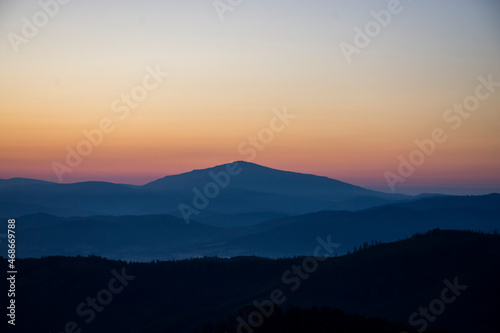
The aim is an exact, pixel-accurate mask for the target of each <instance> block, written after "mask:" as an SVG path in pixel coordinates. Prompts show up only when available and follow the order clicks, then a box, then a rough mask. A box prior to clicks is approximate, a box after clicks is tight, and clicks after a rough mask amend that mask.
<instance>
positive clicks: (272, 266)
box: [2, 230, 500, 333]
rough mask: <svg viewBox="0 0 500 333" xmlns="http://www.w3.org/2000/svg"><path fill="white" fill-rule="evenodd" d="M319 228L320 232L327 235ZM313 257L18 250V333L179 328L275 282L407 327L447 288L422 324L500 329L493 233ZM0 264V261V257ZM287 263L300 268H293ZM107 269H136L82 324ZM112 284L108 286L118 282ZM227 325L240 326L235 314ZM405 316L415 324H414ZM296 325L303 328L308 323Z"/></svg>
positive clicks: (466, 332) (241, 303)
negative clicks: (143, 259)
mask: <svg viewBox="0 0 500 333" xmlns="http://www.w3.org/2000/svg"><path fill="white" fill-rule="evenodd" d="M319 236H320V237H322V238H323V239H326V235H319ZM20 239H21V238H20ZM318 244H319V243H318ZM322 253H323V252H322ZM316 260H317V259H316ZM311 263H312V262H311V258H309V259H306V258H304V257H296V258H289V259H276V260H271V259H262V258H257V257H237V258H231V259H217V258H201V259H192V260H183V261H168V262H158V261H155V262H151V263H126V262H121V261H112V260H106V259H102V258H97V257H49V258H42V259H20V260H18V261H17V266H18V270H19V274H18V280H17V294H16V302H17V304H18V317H17V325H16V328H17V329H18V331H19V332H34V331H37V332H39V331H43V332H51V331H52V332H61V331H63V330H64V327H65V325H66V324H67V323H68V322H70V321H74V322H75V323H77V324H78V325H79V327H80V328H82V331H87V332H94V333H100V332H136V333H142V332H144V333H146V332H148V333H154V332H187V331H190V330H192V329H196V328H197V327H201V326H202V325H203V324H205V323H207V322H210V321H212V322H214V323H217V322H219V321H220V320H227V318H229V316H233V318H236V317H237V316H244V315H245V314H244V312H243V313H242V311H243V310H242V309H247V310H245V311H247V313H248V311H255V309H256V308H255V307H254V308H253V309H252V307H253V305H252V304H253V303H254V301H257V302H258V303H262V302H264V301H265V300H266V299H269V298H270V294H271V292H272V291H273V290H277V289H279V290H280V291H282V296H283V297H285V299H286V300H285V302H284V303H283V304H282V306H288V305H295V306H298V307H301V308H310V307H312V306H317V307H322V306H326V307H329V308H332V309H335V308H338V309H340V310H342V311H343V312H345V313H346V314H355V313H357V314H360V315H363V316H368V317H373V318H386V319H387V320H389V321H390V322H395V323H402V324H404V325H406V326H411V324H412V323H410V322H409V317H410V316H412V314H414V313H415V312H419V311H420V310H419V309H420V308H421V307H422V308H424V307H429V306H436V304H437V303H436V302H437V301H434V300H436V299H443V297H446V300H447V302H448V303H446V304H445V303H443V304H445V305H444V306H445V308H444V309H443V310H442V311H441V310H440V309H439V308H434V309H438V310H440V313H439V314H438V315H435V316H434V318H433V321H431V322H428V324H429V326H428V327H427V330H431V329H449V330H451V331H453V332H458V333H470V332H474V333H494V332H498V330H499V329H500V319H499V318H498V313H500V302H499V301H498V300H499V299H500V285H499V284H498V281H499V280H500V236H498V235H485V234H479V233H472V232H464V231H440V230H435V231H432V232H429V233H427V234H425V235H417V236H415V237H412V238H411V239H408V240H404V241H399V242H394V243H389V244H381V245H376V246H372V247H368V248H366V249H364V250H361V251H358V252H356V253H354V254H351V255H347V256H342V257H338V258H329V259H327V260H326V261H323V262H318V263H317V269H311V267H313V268H314V265H311ZM2 264H3V266H4V267H5V265H6V262H5V259H3V260H2ZM294 266H295V267H302V268H301V269H300V271H296V269H295V268H294ZM306 267H309V268H308V269H307V271H306V270H305V269H306ZM112 269H115V270H116V272H119V273H120V274H121V273H124V274H125V275H127V276H134V278H133V279H132V278H130V280H127V285H126V286H125V287H124V288H123V290H121V291H120V292H118V293H116V294H114V295H113V296H112V297H113V298H112V300H111V301H110V302H109V303H108V304H107V305H105V306H103V308H102V310H101V311H100V312H97V311H94V313H95V319H94V320H93V321H91V322H90V323H86V322H85V321H84V320H85V319H88V318H89V313H88V312H87V314H85V315H82V316H80V315H78V314H77V312H76V308H77V307H78V306H79V305H80V304H82V303H83V306H84V308H83V309H86V310H89V307H88V306H85V302H87V300H88V298H89V297H90V298H96V297H99V298H101V299H105V300H107V298H102V297H104V296H103V295H104V294H103V293H105V292H101V290H106V289H108V288H109V286H110V281H111V279H112V278H113V277H114V275H113V273H112ZM299 272H301V273H300V275H299ZM306 272H307V273H306ZM304 274H306V275H304ZM299 276H300V278H299ZM445 280H447V281H449V283H451V284H455V285H459V287H457V286H455V287H453V288H455V294H454V292H453V291H451V292H450V291H449V290H447V291H445V292H443V290H444V289H445V288H449V285H447V283H446V282H444V281H445ZM3 281H4V282H3V286H4V288H5V289H4V290H7V286H6V280H5V279H4V280H3ZM113 283H114V285H112V287H113V288H115V289H116V288H117V287H118V286H119V285H120V284H119V283H117V282H116V281H114V282H113ZM460 286H466V288H465V289H464V287H460ZM457 288H458V289H457ZM443 295H444V296H443ZM452 296H455V297H452ZM441 302H443V301H441ZM435 303H436V304H435ZM431 304H434V305H431ZM248 306H250V308H249V307H248ZM81 310H82V309H81ZM309 315H311V313H308V312H304V313H302V314H299V315H298V316H299V317H298V319H299V320H304V322H305V323H306V324H305V325H309V324H310V323H311V321H306V317H303V316H309ZM271 316H272V315H271ZM279 316H280V315H279V314H278V317H279ZM285 316H286V315H285ZM318 318H319V317H318ZM267 319H269V318H267ZM267 319H266V320H267ZM344 319H345V318H344ZM415 319H416V318H414V320H415ZM418 319H421V316H418ZM280 320H281V319H279V318H273V319H271V321H272V322H278V323H279V322H280ZM271 321H270V322H269V324H266V327H268V326H267V325H271ZM356 322H359V323H362V322H363V321H362V320H361V321H358V320H356ZM4 323H5V322H4ZM233 325H234V326H233V327H236V326H237V325H238V322H237V321H236V319H235V321H234V322H233ZM413 325H414V326H413V328H414V329H415V328H417V329H418V328H421V325H422V324H421V323H415V322H413ZM301 331H302V332H309V331H308V326H305V327H303V329H302V330H301ZM276 332H280V331H276ZM312 332H314V331H312ZM350 332H357V331H352V330H351V331H350ZM408 332H412V331H408ZM429 332H430V331H429Z"/></svg>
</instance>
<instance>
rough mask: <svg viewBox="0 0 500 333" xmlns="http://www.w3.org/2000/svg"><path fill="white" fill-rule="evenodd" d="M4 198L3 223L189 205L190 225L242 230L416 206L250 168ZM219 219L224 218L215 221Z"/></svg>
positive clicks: (11, 187) (36, 186) (20, 190)
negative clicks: (317, 215)
mask: <svg viewBox="0 0 500 333" xmlns="http://www.w3.org/2000/svg"><path fill="white" fill-rule="evenodd" d="M231 171H232V172H233V174H232V175H231V174H230V173H229V172H231ZM207 191H208V192H207ZM197 193H198V194H197ZM0 197H1V198H3V200H4V201H5V202H3V203H0V216H3V217H8V218H12V217H15V216H21V215H26V214H33V213H48V214H56V215H60V216H91V215H128V214H130V215H146V214H173V215H176V216H179V217H181V216H183V215H182V213H181V212H180V210H179V205H181V204H184V205H185V207H189V208H190V209H193V210H196V212H195V214H192V216H190V217H189V219H191V218H192V219H193V220H197V221H199V222H205V223H209V224H214V225H236V226H238V225H240V226H241V225H249V224H257V223H258V222H262V221H264V220H266V219H269V218H273V217H278V216H288V215H297V214H304V213H309V212H314V211H320V210H340V209H345V210H358V209H363V208H368V207H374V206H377V205H381V204H387V203H392V202H397V201H400V200H406V199H409V198H411V197H408V196H404V195H398V194H387V193H382V192H376V191H372V190H368V189H364V188H361V187H358V186H354V185H351V184H347V183H344V182H341V181H338V180H334V179H330V178H327V177H319V176H314V175H308V174H301V173H295V172H288V171H281V170H275V169H271V168H267V167H263V166H260V165H257V164H253V163H248V162H242V161H240V162H234V163H230V164H224V165H219V166H216V167H213V168H209V169H203V170H193V171H191V172H187V173H183V174H179V175H175V176H167V177H165V178H162V179H158V180H156V181H154V182H151V183H148V184H146V185H143V186H134V185H127V184H114V183H106V182H82V183H73V184H57V183H51V182H44V181H37V180H29V179H20V178H13V179H8V180H0ZM199 202H201V203H202V205H203V208H200V207H201V205H200V204H198V205H197V203H199ZM205 206H206V207H205ZM217 215H218V216H220V217H221V218H220V219H217V218H214V216H217ZM243 215H247V216H246V217H244V216H243ZM237 216H239V217H240V218H237ZM183 217H184V216H183ZM229 220H231V222H228V221H229ZM224 221H225V222H224ZM238 221H242V222H241V223H240V222H238Z"/></svg>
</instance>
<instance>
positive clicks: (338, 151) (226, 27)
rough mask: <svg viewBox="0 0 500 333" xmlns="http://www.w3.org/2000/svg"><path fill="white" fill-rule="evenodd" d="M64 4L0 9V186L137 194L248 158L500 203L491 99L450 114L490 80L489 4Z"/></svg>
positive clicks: (492, 28) (345, 0)
mask: <svg viewBox="0 0 500 333" xmlns="http://www.w3.org/2000/svg"><path fill="white" fill-rule="evenodd" d="M60 1H61V3H59V2H56V0H42V1H40V2H38V1H32V0H18V1H6V0H0V34H1V35H2V38H1V39H0V56H1V59H2V61H1V62H0V178H3V179H6V178H12V177H25V178H37V179H43V180H49V181H55V182H64V183H71V182H77V181H87V180H102V181H111V182H118V183H129V184H144V183H147V182H149V181H152V180H154V179H157V178H160V177H164V176H166V175H171V174H177V173H182V172H187V171H190V170H192V169H201V168H206V167H211V166H214V165H219V164H224V163H228V162H231V161H234V160H247V161H251V162H254V163H258V164H262V165H266V166H269V167H273V168H278V169H284V170H291V171H297V172H304V173H313V174H317V175H322V176H328V177H331V178H335V179H339V180H342V181H346V182H350V183H353V184H356V185H359V186H364V187H369V188H376V189H379V190H386V191H387V190H388V189H389V187H388V181H387V175H388V173H391V174H392V175H396V176H398V177H401V178H400V180H401V179H404V182H402V181H401V182H398V183H397V186H395V187H396V191H399V192H405V191H406V192H409V191H410V192H411V191H414V192H415V191H417V192H418V191H419V190H416V189H423V188H425V189H426V190H430V191H432V190H433V189H438V188H439V189H440V191H441V192H451V193H452V192H453V191H461V192H467V191H472V192H474V193H483V192H484V193H488V192H493V191H496V192H500V172H499V170H500V154H499V152H500V87H496V90H495V91H492V92H489V91H488V90H487V88H486V87H483V88H480V92H481V93H482V96H484V95H485V93H487V92H489V94H488V96H487V97H485V98H483V99H481V100H480V103H479V104H478V105H476V106H475V108H474V110H475V111H473V112H472V111H471V112H469V113H467V115H466V116H460V119H458V118H457V115H458V113H457V112H455V111H450V112H448V110H449V109H450V108H452V107H453V106H454V105H455V104H461V103H464V101H465V100H467V99H468V101H471V100H474V99H471V98H470V97H471V96H474V95H475V94H476V91H477V89H478V88H477V87H478V85H479V84H480V81H479V80H478V78H479V77H482V78H483V79H485V80H488V78H490V79H491V80H492V81H494V82H500V38H499V37H500V19H499V18H500V5H499V4H498V3H497V1H493V0H474V1H472V0H441V1H430V0H427V1H426V0H419V1H416V0H414V1H410V0H401V1H400V3H399V6H397V7H396V5H395V3H394V0H392V1H380V0H359V1H356V0H338V1H326V0H317V1H305V0H286V1H285V0H275V1H263V0H254V1H247V0H241V1H237V0H232V1H229V0H224V1H223V0H221V1H211V0H205V1H193V0H183V1H153V0H144V1H132V0H120V1H118V0H115V1H111V0H110V1H97V0H85V1H83V0H72V1H68V0H65V1H62V0H60ZM63 2H64V4H63ZM391 6H392V7H391ZM43 8H45V11H44V9H43ZM390 10H393V12H391V11H390ZM381 11H383V12H381ZM373 12H375V13H379V19H380V17H382V19H380V20H382V21H381V22H383V23H384V24H381V23H377V21H375V16H374V15H373ZM47 13H48V14H47ZM380 13H389V16H384V15H383V14H380ZM49 14H50V15H49ZM384 19H385V21H383V20H384ZM377 24H378V28H377ZM367 27H371V28H372V30H368V31H369V32H370V35H371V36H369V35H366V30H365V29H366V28H367ZM33 28H34V29H33ZM359 31H362V32H363V31H365V32H364V34H365V38H367V39H368V41H369V42H367V43H365V44H366V45H365V44H363V43H360V42H359V41H360V40H362V39H363V38H361V37H359V36H358V37H357V38H356V35H357V34H359V33H358V32H359ZM356 42H358V43H356ZM365 42H366V39H365ZM346 45H349V46H346ZM346 47H347V50H351V51H352V50H353V49H355V50H356V52H351V53H346ZM349 47H350V48H349ZM155 72H156V74H155V75H153V74H151V73H155ZM167 73H168V74H167ZM134 94H135V95H134ZM127 96H128V97H127ZM131 96H132V97H131ZM133 96H136V97H133ZM127 98H128V99H127ZM131 98H132V100H131ZM134 98H136V99H134ZM127 101H128V102H127ZM476 101H477V99H476ZM285 110H286V111H285ZM284 112H286V113H288V114H290V115H293V118H292V116H289V118H286V119H284V120H280V119H281V118H279V117H278V120H273V119H274V118H276V117H277V114H281V115H283V113H284ZM452 117H454V118H452ZM445 118H446V119H447V120H446V119H445ZM279 121H281V122H280V123H279V124H280V126H277V125H276V124H278V122H279ZM271 123H273V124H274V126H271ZM281 125H283V126H281ZM101 127H102V128H101ZM454 127H456V128H454ZM270 128H271V132H272V133H270V131H269V129H270ZM272 128H275V129H276V130H273V129H272ZM278 128H279V130H278ZM103 129H104V130H105V131H106V133H105V132H104V131H103ZM435 129H441V130H442V131H443V135H444V136H446V140H444V141H443V140H441V141H443V142H440V143H436V142H434V145H435V149H432V152H431V153H430V154H425V156H424V159H423V162H422V161H419V163H417V164H418V165H416V166H415V167H414V170H413V172H412V173H411V175H409V176H404V177H402V174H401V173H399V171H398V167H399V166H400V163H401V159H400V157H401V158H403V159H406V160H408V159H409V158H410V156H411V155H412V154H413V157H414V158H417V157H422V156H421V154H420V155H419V153H418V152H415V150H418V149H419V148H418V146H417V145H416V143H415V141H416V140H420V141H425V140H430V139H432V133H433V131H434V130H435ZM84 131H87V133H94V134H95V133H97V132H100V133H101V134H102V135H99V134H95V136H94V137H93V139H94V143H95V144H94V143H92V142H90V141H89V139H88V138H87V137H86V136H85V134H84ZM259 135H260V137H259ZM91 137H92V136H91ZM249 137H256V138H257V139H258V140H259V141H258V143H257V145H254V144H252V139H251V138H249ZM84 141H86V143H85V142H84ZM426 142H427V141H426ZM89 145H90V146H89ZM252 145H253V147H254V148H251V147H252ZM257 147H258V148H257ZM78 149H80V152H81V154H79V153H78ZM252 149H253V151H254V153H250V151H251V150H252ZM68 151H73V152H76V154H78V155H79V157H74V156H73V157H72V158H73V159H71V158H70V159H69V162H68V159H67V155H68V154H69V153H68ZM83 152H84V153H85V154H86V155H85V156H83V155H84V154H83ZM70 162H71V163H70ZM412 189H413V190H412ZM454 189H455V190H454Z"/></svg>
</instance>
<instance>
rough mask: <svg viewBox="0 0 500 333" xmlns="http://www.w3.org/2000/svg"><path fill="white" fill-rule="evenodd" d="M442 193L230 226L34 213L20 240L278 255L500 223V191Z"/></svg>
mask: <svg viewBox="0 0 500 333" xmlns="http://www.w3.org/2000/svg"><path fill="white" fill-rule="evenodd" d="M443 199H446V200H445V201H444V203H443V207H441V206H440V204H441V201H442V200H434V199H424V200H423V201H424V203H425V205H423V204H422V203H421V201H415V202H414V204H415V206H416V207H417V208H416V209H413V208H412V204H413V203H405V204H401V205H387V206H380V207H376V208H372V209H368V210H362V211H357V212H349V211H322V212H317V213H309V214H305V215H298V216H290V217H284V218H279V219H273V220H269V221H266V222H263V223H260V224H259V225H257V226H253V227H231V228H226V227H214V226H208V225H205V224H201V223H198V222H196V221H192V222H191V223H190V224H189V225H187V224H186V223H185V222H184V220H182V219H179V218H176V217H173V216H169V215H141V216H132V215H130V216H92V217H73V218H59V217H55V216H52V215H48V214H35V215H29V216H23V217H20V218H18V219H17V226H18V229H19V230H20V233H21V235H22V238H23V240H24V241H23V242H22V243H20V244H19V245H18V256H19V257H40V256H43V255H78V254H80V255H89V254H95V255H100V256H105V257H108V258H114V259H126V260H138V261H147V260H152V259H164V260H165V259H183V258H192V257H203V256H219V257H233V256H239V255H258V256H264V257H274V258H276V257H289V256H295V255H309V254H311V251H312V249H314V244H315V242H316V238H317V237H318V236H319V235H332V239H333V241H334V242H335V243H338V244H339V247H338V248H337V249H336V251H337V253H338V254H345V253H347V252H348V251H352V250H353V248H354V247H355V246H359V245H361V244H363V243H365V242H371V241H382V242H391V241H396V240H398V239H403V238H407V237H409V236H411V235H412V234H414V233H417V232H426V231H428V230H432V229H435V228H441V229H455V230H475V231H483V232H493V231H495V230H500V210H496V207H500V196H499V195H488V196H479V197H451V198H443ZM428 200H432V201H431V203H432V204H429V203H426V201H428ZM469 201H470V202H471V203H470V204H469V203H468V202H469ZM457 202H458V203H457ZM455 204H457V205H456V206H455ZM461 206H463V207H461ZM426 207H428V209H425V208H426ZM247 217H248V218H253V216H252V215H251V214H248V215H243V216H239V215H233V216H230V215H226V216H222V217H221V216H217V215H215V214H214V216H213V218H214V220H217V219H218V221H219V222H218V223H220V224H222V225H224V224H225V225H233V224H232V223H231V221H233V220H235V221H237V220H238V219H243V220H244V219H245V218H247ZM214 224H215V223H214ZM234 224H235V225H238V223H236V222H235V223H234ZM21 230H22V231H21ZM5 246H6V244H3V247H5ZM0 248H2V246H0ZM4 250H6V248H4Z"/></svg>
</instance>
